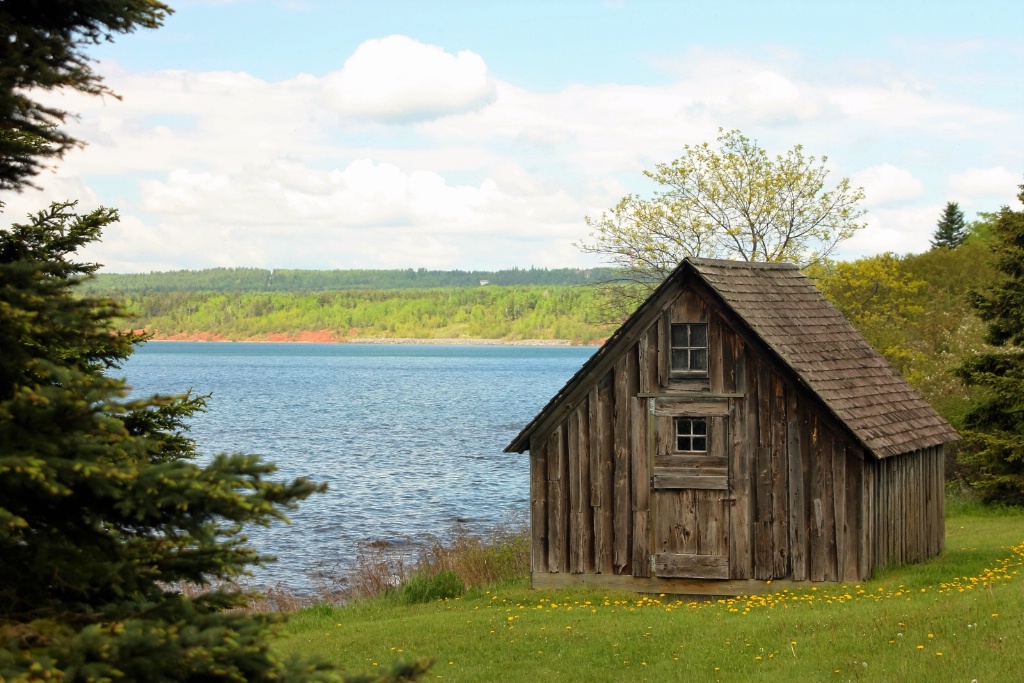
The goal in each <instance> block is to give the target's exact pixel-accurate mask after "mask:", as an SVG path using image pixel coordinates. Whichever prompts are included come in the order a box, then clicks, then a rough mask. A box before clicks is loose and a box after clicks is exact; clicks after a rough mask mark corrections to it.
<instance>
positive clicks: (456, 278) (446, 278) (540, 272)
mask: <svg viewBox="0 0 1024 683" xmlns="http://www.w3.org/2000/svg"><path fill="white" fill-rule="evenodd" d="M614 274H615V271H614V270H613V269H611V268H590V269H578V268H554V269H548V268H528V269H527V268H512V269H510V270H493V271H491V270H470V271H465V270H426V269H423V268H420V269H418V270H413V269H411V268H409V269H407V270H287V269H274V270H266V269H262V268H207V269H205V270H176V271H169V272H154V273H101V274H100V275H98V276H97V278H96V279H95V280H92V281H90V282H87V283H85V285H84V286H83V287H82V289H83V290H85V291H87V292H90V293H97V294H107V293H110V294H113V293H146V292H331V291H345V290H356V289H375V290H387V289H434V288H448V287H480V286H482V285H496V286H506V287H507V286H518V285H539V286H553V287H554V286H569V285H582V284H591V283H594V282H601V281H605V280H609V279H612V278H613V277H614Z"/></svg>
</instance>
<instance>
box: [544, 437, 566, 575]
mask: <svg viewBox="0 0 1024 683" xmlns="http://www.w3.org/2000/svg"><path fill="white" fill-rule="evenodd" d="M565 441H566V439H565V428H564V425H563V424H560V425H558V427H556V428H555V430H554V431H553V432H551V435H550V436H549V437H548V443H547V452H548V502H549V509H548V571H549V572H555V573H565V572H566V571H568V563H569V562H568V561H569V557H568V555H569V553H568V543H567V541H568V539H567V538H566V526H567V519H566V518H567V516H568V512H569V509H568V508H569V506H568V505H567V501H566V498H567V497H568V486H566V484H567V482H566V479H567V477H565V476H563V468H564V467H565V461H566V458H565Z"/></svg>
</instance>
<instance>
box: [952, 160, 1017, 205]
mask: <svg viewBox="0 0 1024 683" xmlns="http://www.w3.org/2000/svg"><path fill="white" fill-rule="evenodd" d="M1022 182H1024V171H1018V172H1016V173H1014V172H1012V171H1009V170H1007V169H1006V168H1004V167H1002V166H995V167H993V168H969V169H967V170H966V171H963V172H961V173H954V174H952V175H950V176H949V180H948V181H947V183H946V185H947V187H948V188H949V191H950V192H951V193H952V194H953V196H954V199H955V200H956V201H960V202H964V203H966V204H973V205H979V208H980V205H981V204H984V203H989V204H993V205H992V206H991V207H990V208H989V209H988V210H989V211H993V210H995V209H997V208H999V207H1000V206H1004V205H1011V204H1016V197H1017V195H1018V194H1019V193H1020V185H1021V183H1022Z"/></svg>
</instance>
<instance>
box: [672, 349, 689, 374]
mask: <svg viewBox="0 0 1024 683" xmlns="http://www.w3.org/2000/svg"><path fill="white" fill-rule="evenodd" d="M689 361H690V352H689V351H687V350H686V349H672V369H673V370H689V369H690V362H689Z"/></svg>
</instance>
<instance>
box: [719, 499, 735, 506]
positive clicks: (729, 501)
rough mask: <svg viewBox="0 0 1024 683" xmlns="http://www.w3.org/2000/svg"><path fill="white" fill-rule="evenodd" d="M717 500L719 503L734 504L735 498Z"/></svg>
mask: <svg viewBox="0 0 1024 683" xmlns="http://www.w3.org/2000/svg"><path fill="white" fill-rule="evenodd" d="M718 502H719V503H725V504H726V505H735V504H736V499H735V498H719V499H718Z"/></svg>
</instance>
